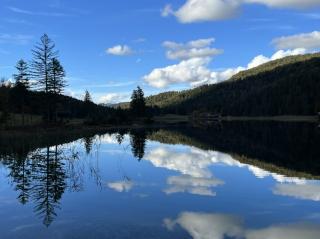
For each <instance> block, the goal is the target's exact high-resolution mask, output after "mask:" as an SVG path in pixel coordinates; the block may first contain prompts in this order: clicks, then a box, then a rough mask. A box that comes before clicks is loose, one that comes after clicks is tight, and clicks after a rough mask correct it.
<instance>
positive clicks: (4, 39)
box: [0, 34, 34, 45]
mask: <svg viewBox="0 0 320 239" xmlns="http://www.w3.org/2000/svg"><path fill="white" fill-rule="evenodd" d="M33 38H34V37H33V36H31V35H23V34H0V43H10V44H18V45H25V44H28V43H29V42H30V41H31V40H32V39H33Z"/></svg>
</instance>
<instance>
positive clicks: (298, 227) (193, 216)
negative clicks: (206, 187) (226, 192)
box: [164, 212, 320, 239]
mask: <svg viewBox="0 0 320 239" xmlns="http://www.w3.org/2000/svg"><path fill="white" fill-rule="evenodd" d="M164 224H165V226H166V227H167V229H168V230H171V231H172V230H174V229H175V227H176V226H177V225H179V226H180V227H182V228H183V229H184V230H186V231H187V232H188V234H189V235H190V236H191V237H192V238H193V239H224V238H244V239H262V238H263V239H279V238H281V239H302V238H303V239H317V238H319V235H320V225H319V224H313V223H312V224H311V223H295V224H283V225H273V226H269V227H266V228H260V229H250V228H247V227H245V223H244V220H243V219H242V218H241V217H238V216H235V215H228V214H215V213H199V212H183V213H181V214H180V215H179V216H178V218H176V219H174V220H173V219H168V218H167V219H164Z"/></svg>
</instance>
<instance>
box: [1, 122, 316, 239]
mask: <svg viewBox="0 0 320 239" xmlns="http://www.w3.org/2000/svg"><path fill="white" fill-rule="evenodd" d="M319 131H320V130H319V129H318V128H317V126H316V125H309V124H276V125H274V124H259V125H245V124H240V125H235V124H230V125H228V124H227V125H219V126H216V127H214V128H211V129H193V128H192V129H191V128H188V129H186V128H181V129H170V130H168V129H154V130H149V131H142V130H122V132H116V131H114V132H109V133H106V134H100V135H89V136H88V135H87V136H85V137H84V138H79V139H74V138H72V139H54V140H53V139H52V137H51V138H50V140H45V139H39V140H38V141H39V142H38V141H37V140H36V139H23V140H22V139H21V138H20V139H17V140H13V139H7V140H6V139H1V141H0V144H1V145H2V146H1V147H0V149H1V153H0V159H1V162H0V183H1V184H0V231H1V235H0V238H2V239H7V238H8V239H9V238H10V239H15V238H19V239H20V238H24V239H28V238H30V239H35V238H54V239H59V238H63V239H64V238H68V239H69V238H71V239H72V238H77V239H78V238H86V239H88V238H99V239H103V238H110V239H111V238H112V239H115V238H135V239H139V238H195V239H207V238H208V239H209V238H210V239H224V238H246V239H276V238H281V239H318V238H320V181H319V178H320V177H319V176H320V173H319V171H320V155H319V152H320V149H319V147H320V144H319V143H320V132H319ZM53 141H54V142H53Z"/></svg>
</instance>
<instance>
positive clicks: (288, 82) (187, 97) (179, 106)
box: [147, 53, 320, 116]
mask: <svg viewBox="0 0 320 239" xmlns="http://www.w3.org/2000/svg"><path fill="white" fill-rule="evenodd" d="M147 104H148V105H149V106H154V107H159V108H160V111H162V112H165V113H178V114H191V113H193V112H194V111H204V112H213V113H221V114H223V115H234V116H240V115H242V116H272V115H313V114H315V113H316V112H319V111H320V53H316V54H307V55H299V56H290V57H286V58H283V59H280V60H275V61H271V62H268V63H266V64H263V65H260V66H258V67H256V68H252V69H250V70H246V71H243V72H240V73H238V74H236V75H235V76H233V77H232V78H231V79H229V80H227V81H225V82H221V83H218V84H214V85H205V86H201V87H198V88H194V89H191V90H186V91H181V92H166V93H161V94H158V95H155V96H150V97H148V98H147Z"/></svg>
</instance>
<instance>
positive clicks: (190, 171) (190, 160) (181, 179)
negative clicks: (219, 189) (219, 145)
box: [145, 147, 227, 196]
mask: <svg viewBox="0 0 320 239" xmlns="http://www.w3.org/2000/svg"><path fill="white" fill-rule="evenodd" d="M189 149H190V150H189V152H177V151H175V149H174V148H171V147H159V148H156V149H154V150H152V151H151V152H149V153H148V154H147V155H146V157H145V159H146V160H149V161H150V162H151V163H152V164H153V165H154V166H155V167H161V168H166V169H169V170H174V171H178V172H180V173H181V174H182V175H180V176H173V177H169V178H168V179H167V183H168V185H169V188H167V189H165V190H164V192H165V193H167V194H172V193H178V192H188V193H191V194H197V195H202V196H215V193H214V192H213V191H212V189H211V188H212V187H215V186H218V185H221V184H223V183H224V182H223V181H221V180H219V179H216V178H214V176H213V175H212V173H211V171H210V170H209V166H210V165H212V164H213V161H212V159H213V158H214V159H215V158H217V157H220V155H221V156H224V154H220V153H216V152H210V151H209V152H207V151H203V150H198V149H195V148H193V147H191V148H189ZM213 154H214V156H215V157H213ZM226 156H227V155H226Z"/></svg>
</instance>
